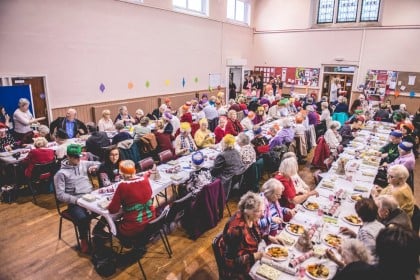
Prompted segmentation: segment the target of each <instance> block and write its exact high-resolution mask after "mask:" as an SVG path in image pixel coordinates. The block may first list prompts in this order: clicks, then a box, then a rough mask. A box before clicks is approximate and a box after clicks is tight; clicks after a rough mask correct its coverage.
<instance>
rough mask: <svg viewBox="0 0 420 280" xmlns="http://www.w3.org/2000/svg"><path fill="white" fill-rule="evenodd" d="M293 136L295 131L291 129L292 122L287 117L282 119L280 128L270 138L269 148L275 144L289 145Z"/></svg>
mask: <svg viewBox="0 0 420 280" xmlns="http://www.w3.org/2000/svg"><path fill="white" fill-rule="evenodd" d="M294 138H295V131H294V130H293V127H292V123H291V122H290V120H289V118H285V119H283V121H282V129H280V130H279V131H278V132H277V134H276V136H275V137H273V138H272V139H271V140H270V143H269V145H270V150H272V149H273V148H274V147H276V146H281V145H289V144H290V143H292V141H293V140H294Z"/></svg>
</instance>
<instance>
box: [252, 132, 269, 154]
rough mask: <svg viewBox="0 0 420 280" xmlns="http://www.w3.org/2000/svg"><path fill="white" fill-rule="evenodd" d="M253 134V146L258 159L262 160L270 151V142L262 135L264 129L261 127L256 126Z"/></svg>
mask: <svg viewBox="0 0 420 280" xmlns="http://www.w3.org/2000/svg"><path fill="white" fill-rule="evenodd" d="M253 132H254V138H253V139H252V140H251V144H252V145H253V146H254V149H255V153H256V156H257V158H260V157H261V156H262V155H263V154H266V153H268V151H269V150H270V146H269V145H268V143H269V140H268V139H267V137H265V136H264V135H263V134H262V128H261V127H260V126H254V130H253Z"/></svg>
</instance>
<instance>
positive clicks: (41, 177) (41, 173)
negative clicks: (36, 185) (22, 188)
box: [31, 160, 57, 181]
mask: <svg viewBox="0 0 420 280" xmlns="http://www.w3.org/2000/svg"><path fill="white" fill-rule="evenodd" d="M56 171H57V165H56V162H55V160H53V161H51V162H47V163H37V164H35V165H34V168H33V170H32V175H31V181H48V180H52V178H53V177H54V174H55V172H56Z"/></svg>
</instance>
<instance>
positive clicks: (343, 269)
mask: <svg viewBox="0 0 420 280" xmlns="http://www.w3.org/2000/svg"><path fill="white" fill-rule="evenodd" d="M338 252H339V253H340V255H341V260H340V259H338V258H337V256H336V255H335V254H334V252H333V251H332V250H331V249H328V250H327V252H326V255H327V257H328V258H329V259H330V260H332V261H333V262H335V263H336V264H337V265H338V271H337V273H336V274H335V276H334V278H333V279H337V280H344V279H349V280H350V279H352V280H353V279H375V278H373V277H372V278H370V277H368V275H370V274H371V273H372V272H371V271H372V266H371V263H372V261H373V258H372V255H371V253H370V252H369V250H367V248H366V247H365V246H364V244H363V243H362V242H360V241H359V240H356V239H344V240H343V242H342V244H341V247H340V248H339V249H338Z"/></svg>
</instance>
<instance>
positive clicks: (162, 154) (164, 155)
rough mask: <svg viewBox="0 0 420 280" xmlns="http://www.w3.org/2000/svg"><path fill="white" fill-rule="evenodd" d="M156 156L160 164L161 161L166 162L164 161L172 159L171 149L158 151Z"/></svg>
mask: <svg viewBox="0 0 420 280" xmlns="http://www.w3.org/2000/svg"><path fill="white" fill-rule="evenodd" d="M158 157H159V162H160V163H161V164H162V163H166V162H168V161H170V160H172V158H173V154H172V152H171V150H165V151H162V152H160V153H159V154H158Z"/></svg>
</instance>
